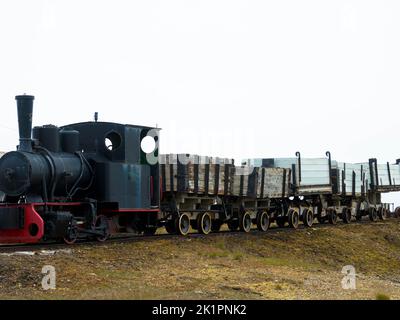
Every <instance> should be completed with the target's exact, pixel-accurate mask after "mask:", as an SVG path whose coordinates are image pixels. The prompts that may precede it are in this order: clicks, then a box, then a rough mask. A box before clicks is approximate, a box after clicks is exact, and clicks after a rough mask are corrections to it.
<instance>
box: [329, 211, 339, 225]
mask: <svg viewBox="0 0 400 320" xmlns="http://www.w3.org/2000/svg"><path fill="white" fill-rule="evenodd" d="M328 220H329V223H330V224H336V222H337V213H336V210H335V209H329V212H328Z"/></svg>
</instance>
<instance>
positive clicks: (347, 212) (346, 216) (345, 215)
mask: <svg viewBox="0 0 400 320" xmlns="http://www.w3.org/2000/svg"><path fill="white" fill-rule="evenodd" d="M342 220H343V222H344V223H350V222H351V209H350V208H343V211H342Z"/></svg>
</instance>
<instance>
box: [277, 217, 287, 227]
mask: <svg viewBox="0 0 400 320" xmlns="http://www.w3.org/2000/svg"><path fill="white" fill-rule="evenodd" d="M276 224H277V225H278V227H279V228H284V227H285V224H286V219H285V217H277V218H276Z"/></svg>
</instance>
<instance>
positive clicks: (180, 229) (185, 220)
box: [175, 213, 190, 236]
mask: <svg viewBox="0 0 400 320" xmlns="http://www.w3.org/2000/svg"><path fill="white" fill-rule="evenodd" d="M175 226H176V232H177V233H178V234H179V235H181V236H186V235H187V234H188V233H189V231H190V217H189V215H188V214H187V213H182V214H181V215H180V216H179V217H177V218H176V219H175Z"/></svg>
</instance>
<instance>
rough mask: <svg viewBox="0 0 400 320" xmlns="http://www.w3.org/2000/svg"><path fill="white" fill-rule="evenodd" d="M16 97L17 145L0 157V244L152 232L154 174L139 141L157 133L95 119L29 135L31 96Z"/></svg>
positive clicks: (156, 203)
mask: <svg viewBox="0 0 400 320" xmlns="http://www.w3.org/2000/svg"><path fill="white" fill-rule="evenodd" d="M16 100H17V108H18V124H19V135H20V143H19V146H18V148H17V151H13V152H9V153H6V154H5V155H4V156H3V157H2V158H1V159H0V190H1V191H2V192H3V193H4V196H3V197H4V199H3V204H2V205H1V207H0V243H5V242H37V241H39V240H50V239H60V238H61V239H64V240H65V241H66V242H68V243H71V242H74V241H75V240H76V239H78V238H79V237H94V238H97V239H98V240H105V239H107V237H108V236H109V234H110V233H111V232H115V231H124V230H131V229H132V230H133V231H136V232H150V233H151V232H153V231H155V227H156V224H157V219H158V217H157V213H158V208H159V201H160V194H159V192H158V191H159V173H158V171H159V169H158V164H153V165H152V164H150V163H149V162H148V161H147V157H146V154H144V153H143V151H142V150H141V147H140V144H141V140H142V139H143V138H144V137H145V136H147V135H148V134H149V132H152V134H153V136H154V138H155V139H156V140H158V136H157V135H156V134H154V132H157V130H158V129H156V128H150V127H143V126H134V125H122V124H116V123H109V122H98V121H97V119H96V121H93V122H84V123H76V124H70V125H66V126H63V127H61V128H58V127H56V126H53V125H45V126H41V127H35V128H33V130H32V111H33V100H34V97H33V96H28V95H20V96H16ZM31 136H32V137H31ZM157 152H158V151H157V150H154V153H155V155H157Z"/></svg>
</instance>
